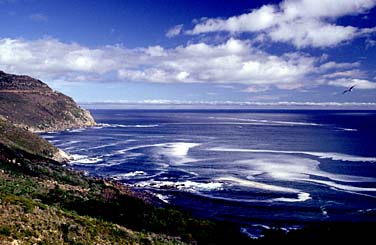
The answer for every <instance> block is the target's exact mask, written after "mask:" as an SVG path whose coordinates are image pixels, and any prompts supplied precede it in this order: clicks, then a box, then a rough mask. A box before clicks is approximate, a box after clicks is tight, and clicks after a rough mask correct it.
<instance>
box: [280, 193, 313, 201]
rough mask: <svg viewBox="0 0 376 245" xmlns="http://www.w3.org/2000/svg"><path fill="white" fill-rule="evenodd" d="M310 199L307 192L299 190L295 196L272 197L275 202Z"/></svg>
mask: <svg viewBox="0 0 376 245" xmlns="http://www.w3.org/2000/svg"><path fill="white" fill-rule="evenodd" d="M310 199H312V198H311V196H310V195H309V193H306V192H301V193H298V197H297V198H289V197H279V198H274V199H273V201H277V202H305V201H307V200H310Z"/></svg>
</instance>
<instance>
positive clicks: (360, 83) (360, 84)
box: [328, 78, 376, 89]
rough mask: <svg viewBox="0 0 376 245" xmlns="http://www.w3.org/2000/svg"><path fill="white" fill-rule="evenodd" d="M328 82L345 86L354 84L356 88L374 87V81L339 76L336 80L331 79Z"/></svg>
mask: <svg viewBox="0 0 376 245" xmlns="http://www.w3.org/2000/svg"><path fill="white" fill-rule="evenodd" d="M328 84H329V85H333V86H337V87H345V88H349V87H351V86H354V85H355V88H356V89H376V83H374V82H371V81H368V80H364V79H355V78H340V79H336V80H331V81H329V83H328Z"/></svg>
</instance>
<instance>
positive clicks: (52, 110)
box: [0, 71, 95, 132]
mask: <svg viewBox="0 0 376 245" xmlns="http://www.w3.org/2000/svg"><path fill="white" fill-rule="evenodd" d="M0 116H2V118H3V119H5V120H6V121H8V122H11V123H13V124H14V125H16V126H19V127H22V128H25V129H28V130H30V131H32V132H46V131H57V130H64V129H68V128H79V127H87V126H93V125H95V121H94V119H93V117H92V116H91V115H90V113H89V112H88V111H86V110H85V109H83V108H81V107H80V106H78V105H77V104H76V103H75V102H74V101H73V99H72V98H70V97H68V96H66V95H64V94H62V93H59V92H56V91H53V90H52V89H51V88H50V87H48V85H47V84H45V83H43V82H41V81H40V80H37V79H34V78H32V77H29V76H24V75H13V74H7V73H4V72H2V71H0Z"/></svg>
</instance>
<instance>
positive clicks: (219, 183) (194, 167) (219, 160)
mask: <svg viewBox="0 0 376 245" xmlns="http://www.w3.org/2000/svg"><path fill="white" fill-rule="evenodd" d="M91 113H92V115H93V116H94V118H95V119H96V121H97V122H98V123H99V125H98V126H96V127H92V128H82V129H74V130H66V131H61V132H50V133H44V134H42V136H43V137H44V138H45V139H47V140H48V141H50V142H52V143H53V144H55V145H56V146H57V147H59V148H61V149H63V150H64V151H66V152H68V153H70V154H71V155H72V156H73V157H74V160H72V161H71V162H70V163H69V165H70V166H71V167H73V168H74V169H77V170H81V171H84V172H85V173H87V174H89V175H93V176H101V177H109V178H113V179H116V180H118V181H121V182H123V183H124V184H126V185H130V186H133V187H134V188H137V189H140V190H147V191H150V192H151V193H153V194H154V195H155V196H156V197H158V198H159V199H160V200H161V201H162V202H166V203H169V204H172V205H174V206H175V207H177V208H179V209H182V210H185V211H188V212H190V213H192V214H194V215H196V216H199V217H203V218H212V219H216V220H226V221H230V222H234V223H236V224H238V225H239V226H240V227H241V229H242V232H244V233H246V234H248V235H249V236H252V237H258V236H260V234H261V233H262V231H263V230H265V229H270V228H271V227H282V229H286V230H290V229H299V228H300V227H302V226H304V225H306V224H308V223H310V222H320V221H372V222H375V221H376V111H329V110H321V111H315V110H304V111H303V110H290V111H289V110H91Z"/></svg>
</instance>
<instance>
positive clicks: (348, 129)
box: [338, 128, 358, 132]
mask: <svg viewBox="0 0 376 245" xmlns="http://www.w3.org/2000/svg"><path fill="white" fill-rule="evenodd" d="M338 129H340V130H343V131H349V132H356V131H358V130H357V129H355V128H338Z"/></svg>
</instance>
